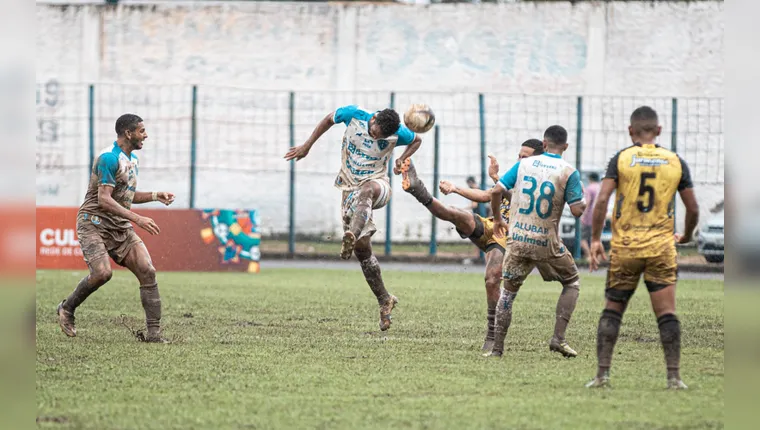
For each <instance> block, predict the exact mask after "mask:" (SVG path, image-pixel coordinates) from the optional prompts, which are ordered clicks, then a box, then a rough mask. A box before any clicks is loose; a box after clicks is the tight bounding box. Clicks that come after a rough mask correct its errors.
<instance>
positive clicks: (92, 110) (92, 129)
mask: <svg viewBox="0 0 760 430" xmlns="http://www.w3.org/2000/svg"><path fill="white" fill-rule="evenodd" d="M89 97H90V100H89V101H90V108H89V127H90V131H89V134H90V136H89V137H90V174H88V175H87V183H89V182H90V175H91V174H92V165H93V164H95V85H92V84H90V96H89Z"/></svg>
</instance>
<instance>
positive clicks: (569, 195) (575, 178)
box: [565, 170, 583, 205]
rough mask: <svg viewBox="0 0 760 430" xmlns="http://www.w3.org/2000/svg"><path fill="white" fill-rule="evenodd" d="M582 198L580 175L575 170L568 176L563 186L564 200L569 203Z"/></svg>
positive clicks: (576, 201)
mask: <svg viewBox="0 0 760 430" xmlns="http://www.w3.org/2000/svg"><path fill="white" fill-rule="evenodd" d="M581 200H583V186H582V185H581V175H580V173H578V171H577V170H576V171H575V172H573V173H572V174H571V175H570V177H569V178H567V185H566V186H565V202H567V204H569V205H571V204H573V203H578V202H579V201H581Z"/></svg>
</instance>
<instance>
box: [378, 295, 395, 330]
mask: <svg viewBox="0 0 760 430" xmlns="http://www.w3.org/2000/svg"><path fill="white" fill-rule="evenodd" d="M397 303H398V298H396V296H390V297H389V298H388V300H387V301H386V302H385V303H384V304H382V305H380V331H386V330H388V329H389V328H390V327H391V311H392V310H393V308H395V307H396V304H397Z"/></svg>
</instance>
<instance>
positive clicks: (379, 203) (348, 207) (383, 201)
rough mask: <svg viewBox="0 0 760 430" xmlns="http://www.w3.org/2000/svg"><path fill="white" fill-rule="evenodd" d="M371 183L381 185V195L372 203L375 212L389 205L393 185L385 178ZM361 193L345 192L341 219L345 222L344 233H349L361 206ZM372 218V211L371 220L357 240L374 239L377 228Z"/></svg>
mask: <svg viewBox="0 0 760 430" xmlns="http://www.w3.org/2000/svg"><path fill="white" fill-rule="evenodd" d="M370 182H376V183H377V184H378V185H380V195H379V196H377V197H375V200H374V201H373V202H372V209H373V210H375V209H380V208H382V207H384V206H385V205H387V204H388V202H389V201H390V200H391V184H390V183H389V182H388V180H387V179H385V178H382V179H373V180H372V181H370ZM359 191H360V190H359V188H357V189H355V190H350V191H343V201H342V203H341V219H342V220H343V231H348V229H349V226H350V225H351V219H352V218H353V217H354V212H355V211H356V206H357V205H358V204H359V198H358V197H359ZM372 218H373V217H372V211H370V213H369V218H368V219H367V222H366V223H365V224H364V229H362V232H361V234H360V235H359V237H357V238H356V239H357V240H359V239H361V238H363V237H368V236H369V237H372V235H373V234H375V232H376V231H377V227H375V223H374V221H373V220H372Z"/></svg>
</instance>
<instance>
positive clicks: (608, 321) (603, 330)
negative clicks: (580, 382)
mask: <svg viewBox="0 0 760 430" xmlns="http://www.w3.org/2000/svg"><path fill="white" fill-rule="evenodd" d="M622 321H623V314H621V313H620V312H618V311H614V310H612V309H605V310H603V311H602V316H601V317H600V318H599V327H598V328H597V331H596V357H597V360H598V361H599V370H598V371H597V374H596V376H597V377H598V378H601V377H602V376H605V375H609V372H610V366H611V365H612V351H613V350H614V349H615V343H617V339H618V334H619V333H620V324H621V322H622Z"/></svg>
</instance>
